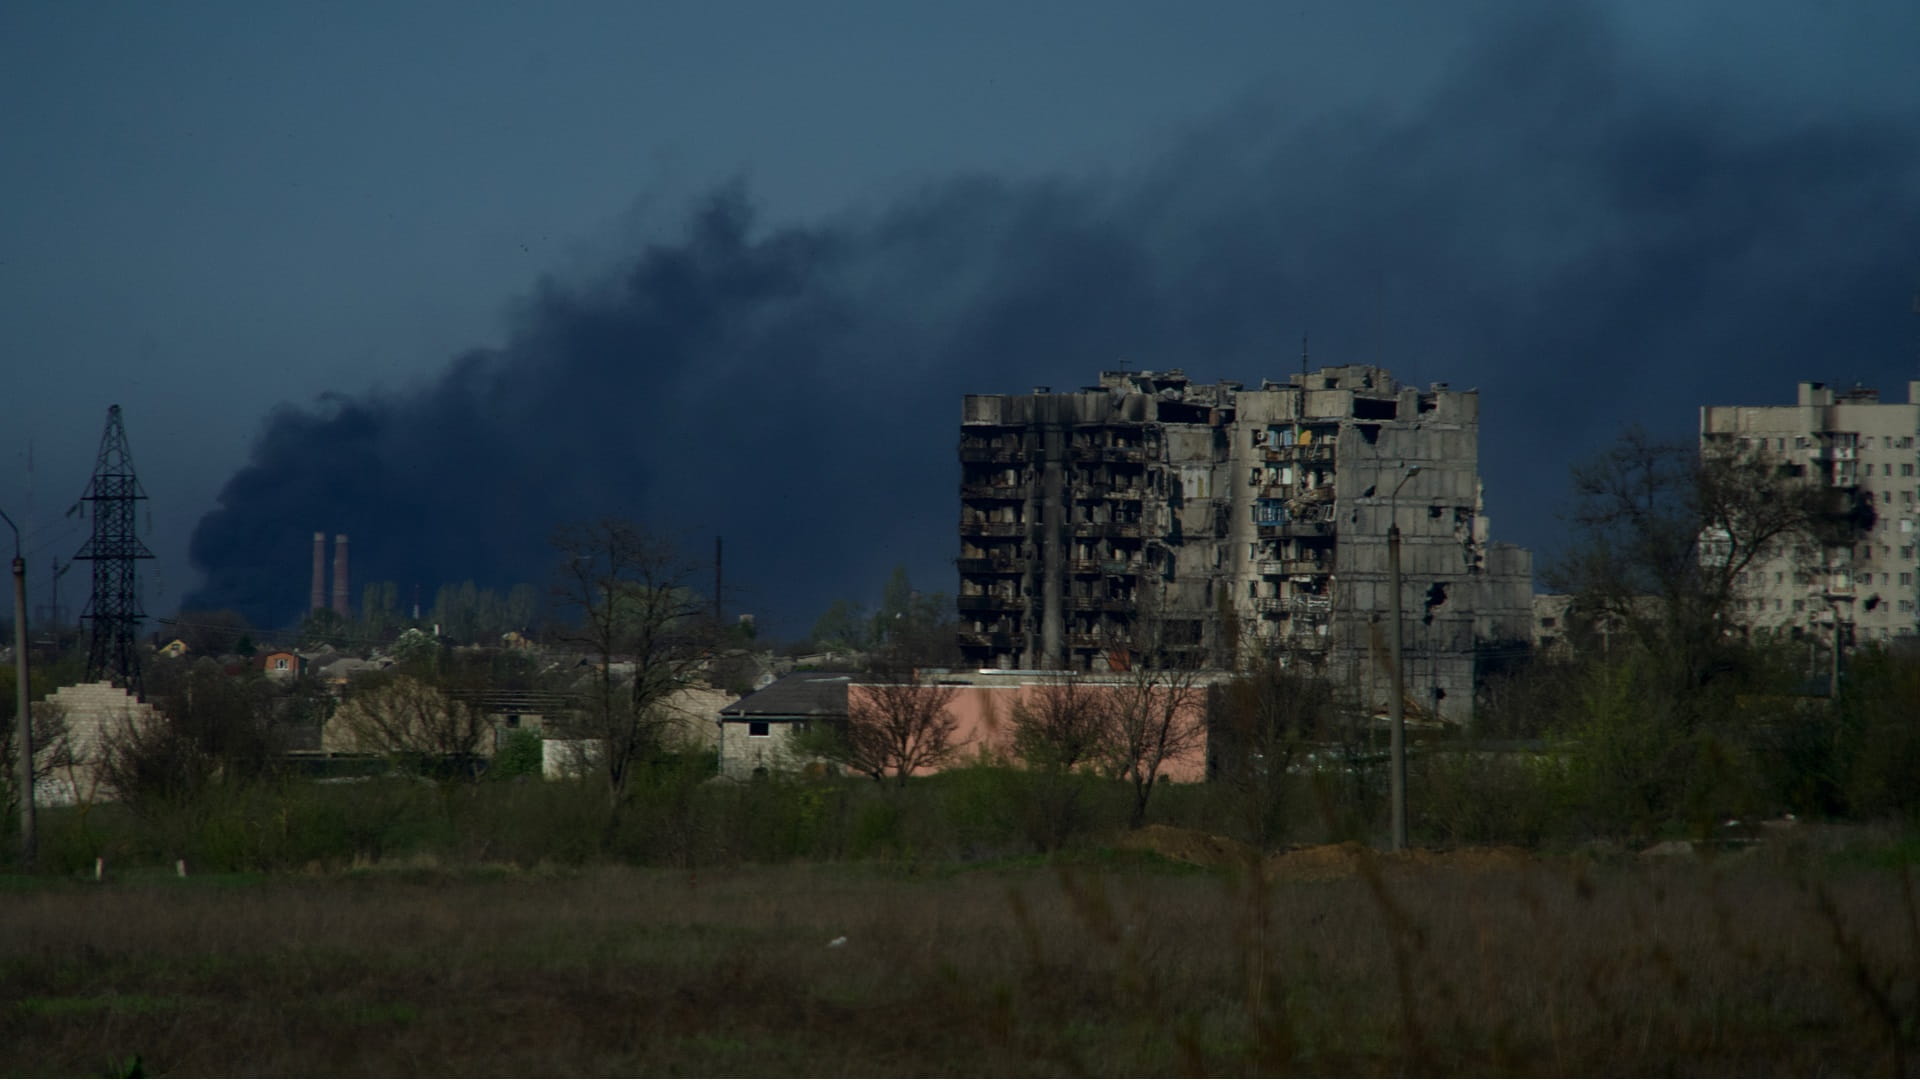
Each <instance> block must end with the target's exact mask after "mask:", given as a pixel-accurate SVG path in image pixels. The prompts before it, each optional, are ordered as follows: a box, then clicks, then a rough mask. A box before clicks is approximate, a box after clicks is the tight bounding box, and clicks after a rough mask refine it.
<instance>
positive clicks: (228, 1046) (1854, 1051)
mask: <svg viewBox="0 0 1920 1080" xmlns="http://www.w3.org/2000/svg"><path fill="white" fill-rule="evenodd" d="M1228 861H1231V860H1228ZM841 939H844V941H843V942H842V941H841ZM0 940H3V941H4V949H0V1071H4V1072H6V1073H41V1072H46V1073H57V1074H74V1075H89V1074H91V1075H102V1074H110V1073H116V1072H124V1071H125V1070H127V1069H128V1067H129V1066H130V1065H132V1064H134V1061H133V1059H134V1058H135V1056H136V1055H137V1058H138V1061H137V1064H138V1066H139V1067H140V1068H141V1069H142V1070H144V1072H145V1073H146V1074H148V1075H162V1074H236V1073H238V1074H274V1073H309V1074H311V1073H322V1074H402V1075H407V1074H468V1075H495V1074H553V1073H595V1074H598V1073H627V1074H631V1073H707V1074H712V1073H719V1074H742V1073H775V1074H841V1073H864V1074H930V1073H931V1074H957V1073H994V1074H1000V1073H1005V1074H1061V1073H1067V1074H1074V1073H1094V1074H1111V1073H1132V1074H1138V1073H1152V1074H1166V1073H1202V1074H1208V1073H1216V1074H1217V1073H1241V1074H1244V1073H1249V1072H1309V1073H1326V1072H1334V1073H1407V1072H1413V1073H1543V1072H1549V1073H1605V1074H1638V1075H1644V1074H1659V1073H1716V1074H1742V1073H1751V1074H1767V1075H1782V1074H1792V1075H1805V1074H1829V1073H1842V1074H1861V1073H1867V1074H1872V1073H1892V1074H1906V1073H1908V1072H1910V1071H1911V1070H1912V1069H1913V1068H1914V1065H1915V1062H1916V1061H1920V1048H1917V1047H1916V1042H1917V1040H1920V1030H1917V1028H1916V1019H1915V1018H1916V1015H1920V919H1917V918H1916V914H1915V900H1914V895H1913V882H1912V869H1911V867H1910V866H1908V865H1906V864H1905V862H1903V861H1902V860H1899V859H1893V858H1879V859H1876V858H1872V857H1861V856H1852V857H1848V856H1844V855H1836V854H1834V853H1832V852H1830V851H1817V850H1811V849H1809V848H1807V847H1806V846H1804V845H1793V844H1776V845H1773V846H1770V847H1768V848H1766V849H1764V850H1756V851H1749V852H1746V853H1743V854H1741V855H1739V856H1737V857H1729V858H1722V859H1719V860H1715V861H1710V862H1701V861H1696V860H1693V859H1684V860H1672V861H1662V862H1655V861H1652V860H1646V859H1633V858H1620V859H1615V860H1599V861H1595V860H1592V859H1571V858H1562V859H1539V858H1533V857H1529V856H1525V855H1521V854H1518V853H1512V852H1500V851H1469V852H1457V853H1453V854H1450V855H1421V856H1413V857H1406V858H1397V859H1396V858H1385V857H1376V856H1372V855H1369V854H1367V853H1364V852H1361V851H1359V850H1358V849H1353V848H1319V849H1310V850H1306V851H1301V852H1296V853H1293V854H1291V855H1288V856H1283V857H1277V858H1273V859H1269V860H1267V861H1266V863H1265V864H1264V865H1263V866H1262V868H1261V870H1260V872H1257V873H1256V872H1253V871H1252V869H1251V868H1250V867H1249V866H1247V865H1242V866H1240V867H1238V868H1234V867H1231V866H1229V867H1216V868H1211V869H1208V868H1196V867H1193V866H1189V865H1185V864H1182V863H1178V862H1174V861H1171V860H1168V859H1165V858H1162V857H1160V856H1156V855H1153V854H1149V853H1136V852H1120V851H1106V852H1101V853H1097V854H1093V855H1085V856H1079V857H1075V858H1072V859H1066V860H1056V861H1051V862H1044V861H1037V860H1036V861H1022V862H1014V863H1002V864H994V865H976V866H971V867H956V866H951V865H935V866H921V867H903V866H899V865H880V864H871V865H869V864H812V865H787V866H762V867H751V866H749V867H738V868H733V869H724V870H711V871H701V872H699V873H698V874H690V873H688V872H687V871H684V870H681V871H669V870H653V869H644V870H643V869H630V868H618V867H609V868H597V869H595V868H588V869H569V870H553V871H543V870H541V869H533V870H523V869H514V870H508V869H492V868H487V867H474V868H462V869H457V870H454V869H443V868H439V867H434V866H425V865H419V866H413V867H403V868H394V867H385V866H383V867H381V868H379V869H373V870H366V871H359V872H345V873H330V874H326V875H315V876H310V877H309V876H297V875H290V876H273V877H217V876H208V877H190V878H187V879H184V880H181V879H176V878H172V877H168V876H162V875H160V874H157V873H156V874H154V875H153V876H150V877H145V878H140V877H135V878H130V879H115V878H112V877H110V878H109V880H107V881H106V882H103V883H98V884H96V883H94V882H91V881H87V882H78V881H50V880H45V879H41V880H34V881H27V880H24V879H17V878H16V879H10V880H8V881H7V882H6V887H5V888H4V889H0ZM835 942H841V943H839V944H835Z"/></svg>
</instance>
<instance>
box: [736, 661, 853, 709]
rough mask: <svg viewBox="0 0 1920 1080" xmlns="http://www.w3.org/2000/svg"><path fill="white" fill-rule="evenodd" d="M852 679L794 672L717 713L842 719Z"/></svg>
mask: <svg viewBox="0 0 1920 1080" xmlns="http://www.w3.org/2000/svg"><path fill="white" fill-rule="evenodd" d="M852 681H853V676H851V675H847V674H844V673H841V672H830V671H797V672H794V673H793V674H792V675H788V676H785V677H783V678H780V679H776V680H774V681H773V682H771V683H769V684H767V686H766V688H765V689H763V690H756V691H754V692H753V693H751V694H748V695H747V696H746V697H743V698H741V699H740V700H739V701H736V702H734V703H733V704H731V705H729V706H727V707H726V708H724V709H721V710H720V715H721V716H722V717H725V718H729V719H744V718H746V717H756V716H757V717H767V716H845V715H846V714H847V684H848V683H850V682H852Z"/></svg>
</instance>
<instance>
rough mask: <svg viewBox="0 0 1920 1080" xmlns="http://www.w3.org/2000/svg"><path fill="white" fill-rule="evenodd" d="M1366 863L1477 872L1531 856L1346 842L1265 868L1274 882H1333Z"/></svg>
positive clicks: (1282, 857)
mask: <svg viewBox="0 0 1920 1080" xmlns="http://www.w3.org/2000/svg"><path fill="white" fill-rule="evenodd" d="M1368 861H1372V863H1373V864H1374V865H1375V866H1378V867H1380V868H1381V869H1383V870H1395V869H1402V868H1414V867H1418V868H1421V869H1428V868H1434V869H1445V870H1462V871H1467V872H1469V873H1479V872H1485V871H1497V870H1512V869H1516V868H1518V867H1521V866H1525V865H1527V864H1529V863H1531V862H1532V861H1533V856H1531V855H1529V854H1527V853H1526V852H1525V851H1522V850H1521V849H1519V848H1510V847H1495V848H1457V849H1455V850H1452V851H1424V850H1413V851H1402V852H1398V853H1388V852H1384V851H1373V850H1371V849H1369V848H1367V847H1366V846H1365V845H1363V844H1357V843H1355V842H1353V841H1351V840H1349V841H1346V842H1345V843H1340V844H1320V845H1317V846H1315V847H1304V848H1295V849H1294V850H1292V851H1286V852H1282V853H1280V854H1278V855H1275V856H1273V857H1271V858H1269V859H1268V860H1267V864H1266V865H1267V874H1268V875H1269V876H1270V877H1271V878H1272V880H1274V881H1334V880H1337V879H1339V878H1343V877H1348V876H1350V875H1353V874H1357V873H1359V872H1360V868H1361V866H1362V865H1364V864H1365V863H1366V862H1368Z"/></svg>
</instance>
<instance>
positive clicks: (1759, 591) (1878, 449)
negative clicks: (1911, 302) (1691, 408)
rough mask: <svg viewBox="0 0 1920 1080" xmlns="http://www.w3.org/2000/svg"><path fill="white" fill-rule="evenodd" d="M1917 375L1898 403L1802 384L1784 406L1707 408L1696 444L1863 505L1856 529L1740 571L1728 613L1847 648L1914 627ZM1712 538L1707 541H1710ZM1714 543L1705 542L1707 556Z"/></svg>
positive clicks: (1919, 433)
mask: <svg viewBox="0 0 1920 1080" xmlns="http://www.w3.org/2000/svg"><path fill="white" fill-rule="evenodd" d="M1916 439H1920V380H1914V381H1911V382H1909V383H1908V384H1907V400H1906V401H1882V400H1880V392H1879V391H1878V390H1874V389H1870V388H1868V387H1862V386H1855V387H1853V388H1851V389H1844V390H1841V389H1835V388H1834V387H1831V386H1827V385H1825V384H1822V383H1817V382H1803V383H1801V384H1800V386H1799V395H1798V398H1797V400H1796V402H1795V403H1794V404H1792V405H1707V406H1703V407H1702V408H1701V409H1700V445H1701V449H1702V450H1703V451H1706V450H1716V449H1717V450H1721V451H1727V452H1732V453H1734V454H1740V455H1761V456H1763V457H1765V458H1766V459H1768V460H1771V461H1773V462H1775V463H1776V464H1777V465H1778V466H1779V467H1780V468H1781V469H1782V470H1784V471H1785V472H1786V474H1787V475H1789V476H1797V477H1801V478H1803V479H1805V480H1806V481H1807V482H1808V483H1812V484H1817V485H1819V486H1821V487H1823V488H1826V489H1828V490H1830V491H1834V492H1839V493H1845V494H1847V495H1850V496H1851V497H1852V498H1851V501H1852V502H1853V503H1854V505H1856V506H1858V507H1861V508H1863V509H1866V510H1867V511H1868V512H1867V513H1865V514H1863V515H1861V517H1860V519H1859V520H1860V524H1861V528H1860V531H1859V533H1858V535H1856V536H1854V537H1852V538H1851V539H1850V540H1849V542H1847V543H1843V544H1840V545H1838V546H1829V547H1826V548H1822V549H1817V550H1796V545H1791V544H1782V545H1779V546H1778V547H1776V548H1775V549H1774V550H1772V551H1770V552H1768V553H1767V554H1766V555H1765V557H1763V558H1761V559H1759V560H1757V561H1756V562H1755V564H1754V565H1753V568H1752V569H1750V570H1748V571H1746V572H1744V573H1742V574H1741V575H1740V581H1739V583H1738V584H1739V587H1740V596H1739V597H1738V598H1737V599H1736V601H1735V619H1736V620H1737V621H1738V622H1740V623H1742V624H1744V625H1746V626H1747V627H1749V628H1751V629H1754V630H1758V631H1765V632H1769V633H1773V634H1777V635H1781V636H1788V637H1795V638H1798V637H1802V636H1805V635H1808V634H1811V635H1813V636H1814V637H1816V638H1818V639H1820V640H1831V639H1832V635H1833V632H1834V621H1835V620H1836V619H1838V620H1839V623H1840V627H1841V640H1842V641H1846V642H1851V643H1853V644H1855V645H1859V644H1864V643H1867V642H1883V643H1885V642H1891V641H1893V640H1894V639H1895V638H1899V637H1905V636H1908V635H1912V634H1914V633H1915V632H1916V631H1920V586H1916V584H1915V581H1916V578H1920V554H1916V551H1917V550H1920V549H1917V548H1916V544H1917V543H1920V541H1916V538H1915V522H1916V521H1920V504H1917V503H1916V499H1920V477H1916V475H1915V472H1916V469H1917V468H1920V450H1916V447H1915V441H1916ZM1709 543H1710V544H1711V538H1709ZM1712 550H1713V548H1712V547H1711V546H1709V548H1708V551H1709V552H1711V551H1712Z"/></svg>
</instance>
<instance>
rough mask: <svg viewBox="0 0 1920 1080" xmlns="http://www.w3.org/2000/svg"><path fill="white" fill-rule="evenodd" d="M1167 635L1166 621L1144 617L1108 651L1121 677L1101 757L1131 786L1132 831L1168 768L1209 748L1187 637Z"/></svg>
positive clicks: (1198, 681)
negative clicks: (1119, 667) (1117, 663)
mask: <svg viewBox="0 0 1920 1080" xmlns="http://www.w3.org/2000/svg"><path fill="white" fill-rule="evenodd" d="M1168 629H1169V625H1168V620H1165V619H1161V618H1158V617H1155V616H1153V615H1151V614H1144V615H1142V616H1140V617H1138V618H1136V619H1135V620H1134V623H1133V626H1132V629H1131V631H1130V634H1129V638H1128V640H1126V641H1124V642H1120V643H1117V645H1116V647H1115V648H1114V649H1112V650H1111V655H1113V656H1114V657H1116V658H1121V659H1122V660H1123V664H1124V667H1125V671H1124V672H1123V673H1122V674H1121V677H1120V678H1119V679H1117V680H1116V681H1115V683H1114V687H1113V696H1112V703H1111V706H1110V708H1109V709H1108V710H1107V713H1106V716H1107V724H1106V728H1107V733H1106V736H1105V738H1104V739H1103V740H1102V741H1103V744H1104V745H1103V746H1102V749H1101V756H1102V758H1103V759H1104V760H1105V762H1106V765H1107V768H1108V770H1109V771H1110V772H1111V773H1112V774H1113V775H1115V776H1118V777H1122V778H1125V779H1126V780H1127V781H1128V782H1129V783H1131V784H1132V785H1133V812H1132V814H1131V815H1130V816H1129V818H1128V823H1129V825H1130V826H1131V827H1133V828H1136V829H1137V828H1139V827H1140V826H1141V825H1143V824H1145V823H1146V819H1147V802H1148V800H1149V799H1151V798H1152V797H1153V786H1154V784H1155V783H1157V782H1158V781H1159V779H1160V776H1161V774H1162V773H1163V772H1164V771H1165V769H1166V767H1167V765H1168V764H1169V763H1171V762H1174V761H1176V760H1178V759H1180V758H1184V757H1188V756H1190V755H1193V754H1196V753H1199V752H1201V751H1204V750H1205V748H1206V744H1207V727H1206V717H1205V712H1206V710H1205V703H1206V701H1205V699H1206V688H1205V686H1204V685H1202V683H1201V679H1200V672H1199V670H1198V669H1196V668H1193V667H1190V666H1187V664H1188V663H1190V662H1191V659H1192V655H1193V654H1192V653H1191V651H1189V650H1187V649H1185V648H1183V647H1182V646H1184V645H1186V644H1188V642H1187V641H1186V640H1185V637H1184V636H1178V638H1177V640H1170V635H1169V634H1168Z"/></svg>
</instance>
